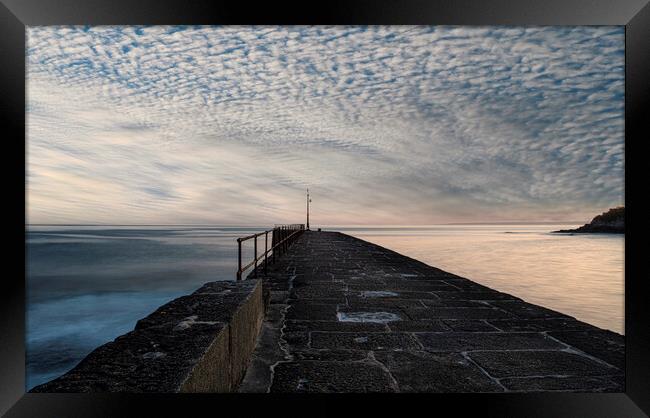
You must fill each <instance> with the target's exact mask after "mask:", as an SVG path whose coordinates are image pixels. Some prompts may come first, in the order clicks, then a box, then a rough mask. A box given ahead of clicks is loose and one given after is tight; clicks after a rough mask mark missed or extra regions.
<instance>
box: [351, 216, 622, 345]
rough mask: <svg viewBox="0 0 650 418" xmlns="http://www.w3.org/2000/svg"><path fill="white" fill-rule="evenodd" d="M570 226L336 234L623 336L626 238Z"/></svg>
mask: <svg viewBox="0 0 650 418" xmlns="http://www.w3.org/2000/svg"><path fill="white" fill-rule="evenodd" d="M567 227H574V226H573V225H444V226H435V227H429V228H407V229H405V228H401V229H373V228H339V229H340V230H342V232H345V233H347V234H350V235H354V236H356V237H359V238H362V239H364V240H366V241H371V242H373V243H375V244H378V245H381V246H383V247H386V248H390V249H392V250H394V251H397V252H399V253H401V254H404V255H408V256H410V257H412V258H415V259H417V260H420V261H422V262H424V263H427V264H429V265H432V266H435V267H438V268H441V269H443V270H445V271H448V272H451V273H454V274H458V275H459V276H463V277H466V278H468V279H471V280H474V281H476V282H478V283H481V284H484V285H486V286H488V287H491V288H493V289H496V290H499V291H503V292H506V293H510V294H512V295H515V296H517V297H520V298H522V299H524V300H526V301H527V302H531V303H535V304H538V305H542V306H545V307H548V308H551V309H554V310H557V311H560V312H562V313H565V314H567V315H571V316H574V317H576V318H577V319H579V320H581V321H585V322H588V323H590V324H593V325H596V326H598V327H601V328H605V329H609V330H612V331H615V332H618V333H621V334H623V333H624V273H623V266H624V255H625V254H624V237H623V236H622V235H607V234H575V235H566V234H551V233H549V232H550V231H555V230H558V229H566V228H567Z"/></svg>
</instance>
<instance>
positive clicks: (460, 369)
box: [239, 231, 625, 392]
mask: <svg viewBox="0 0 650 418" xmlns="http://www.w3.org/2000/svg"><path fill="white" fill-rule="evenodd" d="M522 274H525V272H522ZM262 279H263V287H264V289H265V291H266V292H267V295H266V296H267V298H268V300H269V302H270V303H269V305H268V309H267V313H266V318H265V321H264V324H263V326H262V332H261V334H260V336H259V338H258V343H257V347H256V349H255V352H254V354H253V360H252V363H251V364H250V366H249V367H248V370H247V374H246V376H245V378H244V381H243V383H242V385H241V386H240V387H239V391H240V392H511V391H524V392H526V391H578V392H623V391H624V390H625V388H624V338H623V337H622V336H621V335H619V334H616V333H613V332H610V331H606V330H602V329H599V328H597V327H594V326H591V325H589V324H586V323H584V322H580V321H578V320H576V319H574V318H572V317H570V316H567V315H565V314H562V313H559V312H556V311H553V310H550V309H547V308H543V307H540V306H536V305H533V304H530V303H526V302H524V301H522V300H521V299H519V298H517V297H514V296H511V295H508V294H505V293H501V292H498V291H496V290H493V289H490V288H488V287H485V286H482V285H480V284H477V283H475V282H473V281H471V280H468V279H465V278H463V277H459V276H456V275H454V274H451V273H447V272H445V271H442V270H440V269H437V268H434V267H432V266H429V265H426V264H424V263H422V262H419V261H417V260H414V259H412V258H409V257H406V256H403V255H401V254H398V253H396V252H394V251H391V250H388V249H385V248H383V247H380V246H377V245H374V244H371V243H369V242H366V241H363V240H360V239H357V238H354V237H351V236H348V235H345V234H342V233H338V232H315V231H307V232H305V233H304V234H303V235H302V236H301V237H300V238H299V239H298V240H297V241H296V242H295V243H294V244H293V246H292V247H291V249H290V251H289V252H288V253H287V254H286V255H284V256H283V257H282V258H281V259H280V260H279V261H278V262H277V263H275V264H274V265H272V266H269V268H268V272H267V274H266V275H264V277H263V278H262Z"/></svg>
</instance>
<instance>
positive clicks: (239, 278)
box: [237, 238, 241, 280]
mask: <svg viewBox="0 0 650 418" xmlns="http://www.w3.org/2000/svg"><path fill="white" fill-rule="evenodd" d="M237 247H238V248H239V250H238V251H237V252H238V253H239V257H238V258H239V268H238V269H237V280H241V239H240V238H237Z"/></svg>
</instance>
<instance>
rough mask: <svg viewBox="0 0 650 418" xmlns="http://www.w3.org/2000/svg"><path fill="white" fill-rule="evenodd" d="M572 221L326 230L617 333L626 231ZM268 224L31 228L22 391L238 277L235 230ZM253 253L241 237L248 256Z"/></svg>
mask: <svg viewBox="0 0 650 418" xmlns="http://www.w3.org/2000/svg"><path fill="white" fill-rule="evenodd" d="M569 226H571V225H523V226H522V225H498V226H494V225H442V226H431V227H329V228H327V227H325V229H330V230H340V231H342V232H345V233H347V234H350V235H354V236H357V237H359V238H362V239H365V240H367V241H371V242H374V243H376V244H379V245H382V246H384V247H387V248H390V249H392V250H395V251H397V252H400V253H402V254H405V255H408V256H410V257H413V258H416V259H418V260H421V261H423V262H425V263H428V264H430V265H433V266H436V267H439V268H441V269H443V270H446V271H449V272H452V273H455V274H458V275H461V276H464V277H467V278H469V279H472V280H474V281H476V282H479V283H482V284H485V285H487V286H489V287H492V288H495V289H497V290H501V291H504V292H507V293H511V294H513V295H516V296H519V297H521V298H523V299H524V300H527V301H529V302H532V303H537V304H540V305H543V306H546V307H549V308H552V309H556V310H558V311H560V312H564V313H566V314H569V315H572V316H575V317H576V318H578V319H580V320H583V321H586V322H589V323H591V324H594V325H596V326H599V327H602V328H606V329H611V330H613V331H616V332H620V333H622V332H623V329H624V327H623V316H624V315H623V313H624V306H623V301H624V299H623V291H624V286H623V285H624V277H623V260H624V252H623V250H624V248H623V246H624V238H623V237H622V236H612V235H573V236H570V235H555V234H550V233H549V232H550V231H552V230H557V229H560V228H566V227H569ZM265 228H266V227H264V226H259V227H217V226H210V227H208V226H164V227H163V226H149V227H140V226H139V227H125V226H29V227H28V228H27V235H26V245H27V309H26V317H27V318H26V319H27V321H26V323H27V329H26V349H27V350H26V351H27V353H26V362H27V364H26V373H27V376H26V387H27V390H29V389H31V388H32V387H34V386H36V385H38V384H40V383H44V382H46V381H48V380H51V379H53V378H55V377H57V376H59V375H61V374H63V373H65V372H66V371H68V370H69V369H71V368H72V367H74V366H75V365H76V364H77V363H78V362H79V361H80V360H81V359H83V358H84V357H85V356H86V355H87V354H88V353H90V352H91V351H92V350H93V349H95V348H96V347H98V346H100V345H102V344H104V343H106V342H108V341H112V340H113V339H114V338H115V337H117V336H119V335H122V334H124V333H126V332H129V331H131V330H132V329H133V327H134V325H135V322H136V321H137V320H138V319H140V318H142V317H144V316H146V315H148V314H149V313H151V312H152V311H154V310H155V309H156V308H157V307H158V306H160V305H162V304H164V303H166V302H168V301H170V300H172V299H174V298H176V297H178V296H182V295H184V294H187V293H190V292H192V291H194V290H195V289H197V288H198V287H200V286H201V285H202V284H204V283H206V282H209V281H214V280H233V279H234V277H235V271H236V268H237V243H236V241H235V240H236V238H237V237H240V236H243V235H248V234H250V233H253V232H258V231H262V230H264V229H265ZM269 244H270V243H269ZM259 246H260V248H261V247H262V246H263V240H262V241H260V243H259ZM251 256H252V244H250V245H246V246H245V247H244V258H245V259H249V260H250V257H251Z"/></svg>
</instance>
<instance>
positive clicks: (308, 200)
mask: <svg viewBox="0 0 650 418" xmlns="http://www.w3.org/2000/svg"><path fill="white" fill-rule="evenodd" d="M309 202H311V199H310V198H309V189H307V231H309Z"/></svg>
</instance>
